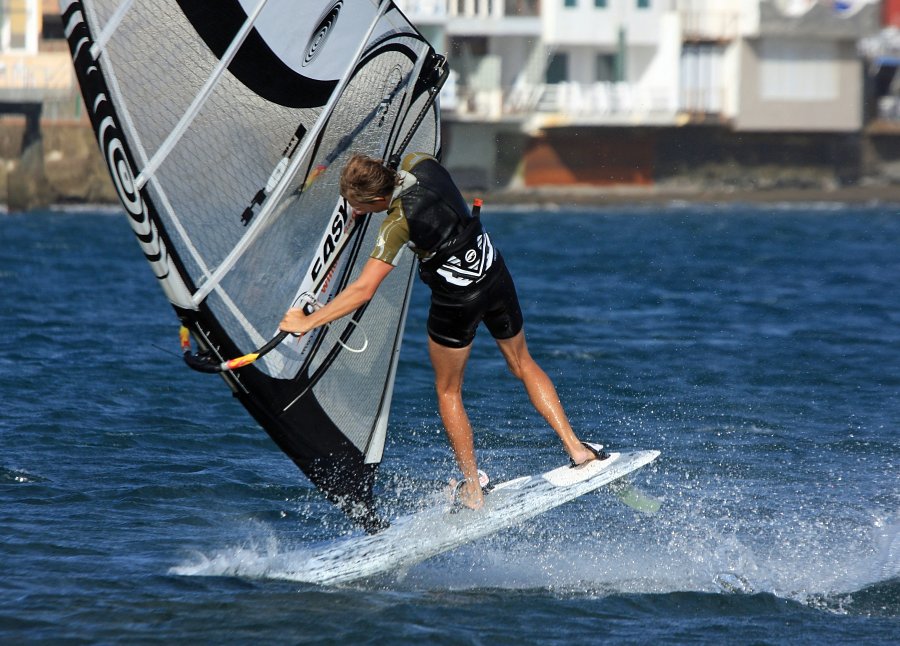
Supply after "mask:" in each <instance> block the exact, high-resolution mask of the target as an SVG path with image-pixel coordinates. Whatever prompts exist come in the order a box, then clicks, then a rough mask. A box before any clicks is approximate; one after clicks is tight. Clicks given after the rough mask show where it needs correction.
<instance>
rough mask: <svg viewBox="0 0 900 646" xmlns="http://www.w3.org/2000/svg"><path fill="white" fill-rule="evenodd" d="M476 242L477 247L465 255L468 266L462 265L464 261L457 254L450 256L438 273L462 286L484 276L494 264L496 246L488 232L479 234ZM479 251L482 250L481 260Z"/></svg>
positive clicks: (448, 281)
mask: <svg viewBox="0 0 900 646" xmlns="http://www.w3.org/2000/svg"><path fill="white" fill-rule="evenodd" d="M476 244H477V245H478V246H477V248H475V249H469V250H468V251H466V254H465V256H464V258H465V259H466V266H464V267H463V266H461V265H462V263H461V262H460V261H459V258H457V257H456V256H450V258H448V259H447V260H446V261H445V262H444V264H443V265H441V267H440V269H438V270H437V274H438V275H439V276H440V277H441V278H443V279H444V281H446V282H447V283H449V284H451V285H457V286H460V287H465V286H467V285H471V284H472V283H477V282H478V281H480V280H481V279H482V278H484V276H485V274H486V273H487V270H488V269H490V268H491V266H492V265H493V264H494V247H493V245H492V244H491V239H490V238H489V237H488V235H487V234H486V233H483V234H481V235H480V236H478V238H477V239H476ZM479 251H481V259H480V261H478V260H479V258H478V256H479V253H478V252H479ZM476 261H478V262H476Z"/></svg>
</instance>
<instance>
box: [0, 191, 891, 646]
mask: <svg viewBox="0 0 900 646" xmlns="http://www.w3.org/2000/svg"><path fill="white" fill-rule="evenodd" d="M485 221H486V222H487V224H488V227H489V229H490V230H491V231H492V233H493V236H494V239H495V242H496V243H497V244H498V246H499V247H500V248H501V249H502V250H503V252H504V255H505V256H506V258H507V261H508V263H509V265H510V266H511V268H512V271H513V274H514V276H515V277H516V279H517V283H518V287H519V291H520V297H521V301H522V305H523V309H524V311H525V316H526V330H527V333H528V340H529V345H530V347H531V349H532V353H533V354H534V355H535V357H536V358H538V360H539V361H540V362H541V364H542V365H543V367H544V368H545V369H546V370H547V372H548V373H549V374H550V375H551V376H552V377H553V379H554V380H555V382H556V384H557V387H558V389H559V391H560V394H561V397H562V399H563V402H564V404H565V406H566V408H567V410H568V413H569V416H570V417H571V419H572V421H573V423H574V425H575V427H576V428H577V429H578V432H579V433H580V434H581V435H582V436H583V437H585V438H588V439H594V440H598V441H602V442H604V443H606V444H607V445H608V446H610V447H611V448H613V449H616V450H618V449H629V448H657V449H660V450H661V451H662V456H661V457H660V459H659V460H658V461H657V462H656V463H655V464H654V465H651V466H650V467H647V468H645V469H644V470H642V471H641V472H639V473H638V474H637V475H636V476H635V478H634V479H633V482H634V483H635V484H636V485H638V486H640V487H641V488H642V489H643V490H644V491H646V492H647V493H650V494H652V495H654V496H658V497H660V498H661V499H662V501H663V502H662V507H661V509H660V511H659V512H658V513H656V514H653V515H644V514H639V513H637V512H635V511H634V510H632V509H630V508H628V507H625V506H623V505H622V504H620V503H619V502H618V501H617V500H616V498H615V497H614V496H613V495H612V494H610V493H609V492H605V491H601V492H598V493H597V494H592V495H588V496H585V497H583V498H581V499H579V500H577V501H575V502H573V503H570V504H568V505H565V506H563V507H561V508H559V509H557V510H554V511H552V512H550V513H547V514H545V515H543V516H541V517H539V518H538V519H536V520H535V521H532V522H530V523H528V524H527V525H525V526H520V527H517V528H512V529H509V530H506V531H504V532H502V533H500V534H497V535H495V536H493V537H491V538H489V539H486V540H481V541H479V542H477V543H474V544H471V545H468V546H466V547H464V548H461V549H459V550H456V551H454V552H452V553H449V554H446V555H443V556H441V557H438V558H435V559H433V560H431V561H427V562H425V563H422V564H420V565H418V566H416V567H413V568H411V569H409V570H408V571H405V572H398V573H395V574H392V575H389V576H385V577H381V578H379V579H377V580H372V581H367V582H364V583H359V584H355V585H348V586H344V587H333V588H329V587H317V586H312V585H306V584H301V583H296V582H292V581H289V580H286V579H284V577H283V576H282V574H283V573H282V572H279V571H278V569H277V568H274V569H273V568H272V567H271V564H272V563H273V562H277V559H273V556H279V555H284V554H289V553H291V552H292V551H296V550H298V549H302V548H303V547H304V546H306V545H309V544H311V543H313V542H315V541H321V540H325V539H328V538H329V537H333V536H337V535H341V534H345V533H347V532H349V531H350V527H349V525H348V524H347V523H346V521H345V520H344V519H343V518H342V517H341V515H340V514H339V513H338V512H337V511H335V510H334V509H333V508H332V507H331V506H330V505H328V504H327V503H325V502H324V501H323V500H322V498H321V496H320V495H319V494H317V493H316V492H315V491H314V490H313V489H312V488H311V487H310V485H309V484H308V482H307V481H306V480H305V479H304V478H303V476H302V475H301V474H300V473H299V471H297V470H296V468H295V467H294V466H293V465H292V464H291V463H290V461H289V460H288V459H287V458H286V457H284V456H283V455H282V454H281V453H280V452H279V451H278V450H277V448H276V447H275V446H274V444H273V443H272V442H271V441H270V440H269V439H268V438H267V436H266V435H265V434H264V433H263V431H261V430H260V429H259V428H258V427H257V426H256V425H255V424H254V422H253V421H252V420H251V419H250V417H249V416H248V415H247V414H246V413H245V412H244V410H243V409H242V408H241V407H240V406H239V405H238V404H237V403H236V402H235V401H233V400H232V398H231V396H230V394H229V392H228V390H227V388H225V386H224V384H223V383H222V382H221V380H220V379H219V378H218V377H214V376H209V375H201V374H197V373H193V372H191V371H190V370H188V369H187V368H186V367H185V366H184V365H183V363H182V362H181V359H180V357H179V356H178V347H177V346H178V344H177V321H176V319H175V317H174V315H173V313H172V311H171V309H170V308H169V306H168V304H167V303H166V302H165V300H164V298H163V296H162V293H161V290H160V289H159V288H158V286H157V284H156V281H155V279H154V278H153V277H152V275H151V272H150V270H149V268H148V266H147V265H146V262H145V261H144V260H143V257H142V254H141V253H140V252H139V249H138V246H137V244H136V243H135V241H134V240H133V234H132V233H131V230H130V229H129V227H128V225H127V223H126V221H125V218H124V216H122V215H121V214H120V213H119V212H118V211H117V210H110V211H108V212H100V211H99V210H96V209H95V210H81V211H78V212H74V211H69V212H42V213H30V214H27V215H9V216H4V217H0V286H2V297H0V330H2V335H0V396H2V401H3V412H2V414H0V642H3V643H195V642H201V643H249V642H254V643H255V642H258V643H292V644H301V643H372V644H381V643H385V644H387V643H397V642H405V641H415V642H421V643H440V644H544V643H560V644H571V643H610V644H627V643H634V644H644V643H670V644H681V643H705V644H720V643H735V644H781V643H800V644H806V643H854V644H856V643H873V644H880V643H884V644H887V643H897V641H898V639H900V441H898V428H900V289H898V281H900V252H898V243H900V207H897V206H886V205H873V206H847V205H840V204H821V205H812V206H791V207H787V206H758V207H754V206H742V205H720V206H709V207H706V206H703V207H700V206H695V205H672V206H667V207H616V208H612V207H610V208H604V209H595V210H587V209H582V210H566V209H555V210H536V209H511V210H506V211H501V210H498V209H486V212H485ZM425 292H426V290H425V289H424V288H423V286H421V285H418V286H417V287H416V290H415V292H414V303H413V306H412V308H411V312H410V320H409V323H408V325H407V331H406V338H405V341H404V347H403V352H402V355H401V362H400V366H399V371H398V377H397V389H396V394H395V397H394V402H393V409H392V418H391V429H390V437H389V441H388V447H387V452H386V457H385V461H384V463H383V466H382V471H381V475H380V479H379V484H378V487H379V494H380V497H381V499H382V500H383V504H384V506H385V509H386V510H388V512H391V511H392V510H401V509H403V508H404V506H408V505H410V504H414V503H415V501H417V500H419V499H421V498H422V497H424V496H427V495H430V494H431V493H433V492H434V490H435V489H436V488H437V487H439V486H440V483H441V482H444V481H446V479H447V478H448V477H449V476H451V475H453V462H452V458H451V455H450V452H449V449H448V448H447V445H446V442H445V440H444V437H443V432H442V429H441V427H440V424H439V422H438V419H437V415H436V412H435V409H434V401H433V394H432V390H431V374H430V368H429V367H428V363H427V359H426V358H425V357H426V353H425V347H426V346H425V335H424V332H423V328H424V320H425V314H426V309H427V294H426V293H425ZM466 397H467V402H468V406H469V411H470V416H471V417H472V420H473V424H474V426H475V428H476V442H477V445H478V449H479V455H480V458H481V463H482V466H483V467H484V468H485V469H486V470H487V471H488V472H490V473H491V475H492V477H494V478H495V479H504V478H508V477H513V476H518V475H523V474H528V473H533V472H537V471H543V470H546V469H547V468H550V467H552V466H555V465H557V464H560V463H563V462H564V455H563V453H562V450H561V447H560V446H559V444H558V442H557V441H556V439H555V437H554V435H553V434H552V432H550V431H549V430H548V429H546V428H545V427H544V425H543V424H542V422H541V421H540V420H539V419H538V418H537V416H536V414H535V413H534V412H533V411H532V409H531V408H530V406H529V404H528V402H527V399H526V397H525V395H524V393H523V392H522V390H521V387H520V385H519V384H518V383H517V382H515V381H514V380H513V379H512V378H511V377H510V376H509V375H508V374H506V372H505V367H504V365H503V362H502V360H501V358H500V356H499V354H498V352H497V351H496V349H495V348H494V347H493V344H492V342H491V341H490V339H489V338H488V336H487V334H485V333H484V332H482V333H481V334H480V335H479V337H478V339H477V340H476V343H475V348H474V350H473V356H472V361H471V365H470V368H469V370H468V372H467V388H466ZM200 573H202V575H200Z"/></svg>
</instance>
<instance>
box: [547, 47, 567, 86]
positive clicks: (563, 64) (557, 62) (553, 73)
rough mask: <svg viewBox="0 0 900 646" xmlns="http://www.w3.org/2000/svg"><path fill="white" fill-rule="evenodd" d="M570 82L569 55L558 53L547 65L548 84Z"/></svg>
mask: <svg viewBox="0 0 900 646" xmlns="http://www.w3.org/2000/svg"><path fill="white" fill-rule="evenodd" d="M568 80H569V55H568V54H567V53H566V52H556V53H555V54H553V56H551V57H550V62H549V63H548V64H547V83H548V84H552V83H565V82H566V81H568Z"/></svg>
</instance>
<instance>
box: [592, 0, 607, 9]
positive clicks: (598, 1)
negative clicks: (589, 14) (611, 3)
mask: <svg viewBox="0 0 900 646" xmlns="http://www.w3.org/2000/svg"><path fill="white" fill-rule="evenodd" d="M594 6H595V7H597V8H598V9H606V0H594Z"/></svg>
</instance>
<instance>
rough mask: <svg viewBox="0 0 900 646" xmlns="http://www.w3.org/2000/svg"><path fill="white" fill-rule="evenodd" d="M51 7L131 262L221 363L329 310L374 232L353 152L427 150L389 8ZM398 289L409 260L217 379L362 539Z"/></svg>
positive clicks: (414, 85)
mask: <svg viewBox="0 0 900 646" xmlns="http://www.w3.org/2000/svg"><path fill="white" fill-rule="evenodd" d="M60 9H61V12H62V16H63V22H64V25H65V29H66V35H67V38H68V42H69V46H70V49H71V52H72V58H73V61H74V64H75V70H76V73H77V76H78V79H79V82H80V84H81V88H82V93H83V95H84V99H85V105H86V106H87V109H88V111H89V114H90V118H91V121H92V124H93V127H94V129H95V131H96V134H97V139H98V142H99V144H100V148H101V150H102V152H103V154H104V155H105V157H106V160H107V162H108V165H109V168H110V172H111V174H112V177H113V181H114V182H115V185H116V188H117V190H118V192H119V195H120V197H121V199H122V203H123V205H124V207H125V210H126V212H127V215H128V217H129V218H130V222H131V225H132V227H133V228H134V231H135V234H136V235H137V237H138V241H139V244H140V246H141V249H142V250H143V252H144V254H145V256H146V257H147V260H148V261H149V263H150V265H151V268H152V270H153V272H154V274H155V275H156V277H157V279H158V280H159V282H160V285H161V287H162V288H163V290H164V291H165V294H166V296H167V298H168V299H169V301H170V302H171V303H172V305H173V307H174V308H175V311H176V313H177V315H178V317H179V318H180V319H181V321H182V323H183V324H184V325H185V326H186V327H187V328H188V329H189V330H190V332H191V336H192V337H193V339H194V341H195V342H196V343H197V344H198V345H199V346H200V347H201V348H202V349H203V350H205V351H207V352H208V353H209V354H210V355H211V356H213V357H215V358H216V360H221V361H225V360H228V359H231V358H233V357H239V356H241V355H244V354H246V353H248V352H252V351H254V349H256V348H260V347H261V346H264V345H265V344H266V342H267V341H268V340H270V339H272V338H273V337H274V336H275V335H276V333H277V332H278V329H277V328H278V323H279V322H280V320H281V317H282V316H283V314H284V312H285V311H286V310H287V309H288V307H290V306H291V305H293V304H295V303H297V302H298V301H300V300H302V299H304V298H305V299H315V300H318V301H319V302H322V303H324V302H326V301H327V300H328V299H329V298H331V297H333V296H334V294H336V293H338V292H339V291H340V290H341V289H342V288H343V287H344V286H346V285H347V284H348V282H349V281H351V280H352V279H353V278H354V277H355V276H356V275H357V274H358V273H359V271H360V270H361V268H362V265H363V264H364V263H365V262H366V259H367V257H368V254H369V251H370V250H371V248H372V247H373V245H374V239H375V236H376V234H377V228H378V227H377V224H378V223H377V222H374V223H371V222H369V220H368V219H367V218H360V219H358V221H356V220H353V221H351V218H350V216H349V211H348V209H347V207H346V205H345V204H344V202H343V200H342V199H341V197H340V195H339V192H338V177H339V173H340V169H341V168H342V166H343V163H344V161H345V160H346V159H347V158H348V156H349V155H350V154H351V153H353V152H363V153H367V154H370V155H374V156H378V157H384V158H388V157H390V156H391V155H392V154H395V153H398V152H401V151H400V150H399V148H404V147H405V148H406V149H407V150H410V151H412V150H415V151H423V152H428V153H433V154H439V152H440V136H439V128H440V123H439V119H440V118H439V109H438V106H437V103H436V102H435V101H434V95H435V88H437V87H439V85H440V83H441V81H442V80H443V77H444V73H445V72H444V66H443V59H442V58H441V57H439V56H436V55H435V53H434V51H433V49H432V48H431V46H430V45H429V44H428V42H426V41H425V39H424V38H423V37H422V35H421V34H420V33H419V32H418V31H417V30H416V29H415V28H414V27H413V26H412V25H411V24H410V23H409V21H408V20H407V19H406V18H405V16H403V14H402V13H401V12H400V11H399V10H398V9H397V7H396V6H395V5H394V4H393V3H391V2H379V1H378V0H354V2H352V3H351V2H349V0H304V2H296V1H295V0H217V1H216V2H207V1H203V0H141V1H140V2H135V1H133V0H115V1H114V0H81V1H76V0H71V1H70V0H61V2H60ZM410 255H411V254H410ZM412 276H413V268H412V259H411V258H407V259H405V260H404V261H403V263H402V264H401V265H400V266H399V267H398V270H395V271H393V272H391V274H390V276H389V277H388V279H387V281H386V282H385V284H384V285H383V286H382V287H381V288H380V289H379V291H378V294H377V295H376V297H375V298H374V299H373V300H372V301H371V302H370V303H369V304H368V305H367V306H366V307H364V308H361V309H360V310H359V311H357V312H356V313H354V314H353V315H351V316H349V317H346V318H345V319H342V320H339V321H335V322H334V323H332V324H331V325H330V326H328V327H327V328H325V329H321V330H317V331H316V332H314V333H311V334H308V335H305V336H304V337H302V338H300V339H296V338H293V337H289V338H288V339H287V340H285V341H284V342H283V343H279V344H277V345H276V346H275V347H274V349H273V350H271V351H270V352H268V354H265V356H263V357H261V358H260V359H259V360H258V361H256V362H255V363H253V364H252V365H247V366H246V367H243V368H241V369H239V370H229V371H226V372H223V373H222V376H223V378H224V380H225V382H226V383H227V385H228V386H229V387H230V388H231V390H232V391H233V392H234V394H235V395H236V396H237V397H238V398H239V399H240V401H241V402H242V403H243V405H244V406H245V407H246V408H247V409H248V410H249V411H250V413H251V414H252V415H253V416H254V417H255V418H256V420H258V422H259V423H260V424H261V425H262V426H263V428H264V429H265V430H266V431H267V432H268V434H269V435H270V436H271V437H272V439H273V440H274V441H275V442H276V443H277V445H278V446H279V447H280V448H281V449H282V450H283V451H284V452H285V453H286V454H287V455H288V456H290V457H291V459H293V460H294V462H295V463H296V464H297V465H298V466H299V467H300V468H301V469H302V470H303V472H304V473H305V474H306V475H307V476H308V477H309V478H310V480H311V481H312V482H313V483H315V484H316V486H317V487H319V488H320V489H321V490H322V491H323V492H324V493H325V495H326V496H327V497H328V498H329V499H330V500H331V501H332V502H335V503H336V504H338V505H339V506H340V507H341V508H342V509H343V510H344V511H345V512H346V513H347V514H348V515H349V516H350V517H351V518H352V519H353V520H354V521H355V522H357V523H358V524H360V525H362V526H364V527H366V528H367V529H369V530H374V529H377V528H378V526H379V523H380V521H379V519H378V518H377V515H376V513H375V509H374V502H373V496H372V485H373V480H374V473H375V469H376V467H377V465H378V463H379V462H380V460H381V457H382V450H383V446H384V437H385V432H386V429H387V418H388V411H389V408H390V400H391V390H392V385H393V377H394V372H395V368H396V361H397V355H398V352H399V346H400V340H401V337H402V332H403V323H404V320H405V315H406V308H407V303H408V299H409V292H410V281H411V279H412ZM363 337H365V338H364V339H363ZM363 345H365V348H366V349H365V352H358V353H354V352H350V351H348V348H351V349H352V348H360V347H362V346H363Z"/></svg>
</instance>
